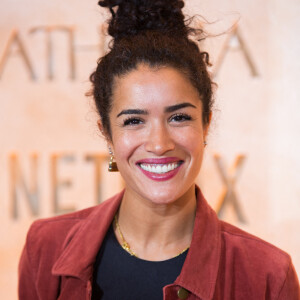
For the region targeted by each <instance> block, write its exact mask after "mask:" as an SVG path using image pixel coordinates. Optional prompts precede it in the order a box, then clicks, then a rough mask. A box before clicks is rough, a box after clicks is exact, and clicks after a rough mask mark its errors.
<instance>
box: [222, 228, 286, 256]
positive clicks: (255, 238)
mask: <svg viewBox="0 0 300 300" xmlns="http://www.w3.org/2000/svg"><path fill="white" fill-rule="evenodd" d="M221 232H224V233H227V234H230V235H233V236H238V237H241V238H244V239H247V240H251V241H255V242H258V243H261V244H264V245H266V246H268V247H270V248H272V249H274V250H276V251H278V252H279V253H281V254H283V255H285V256H286V257H287V258H290V256H289V254H287V253H286V252H284V251H283V250H281V249H279V248H277V247H276V246H274V245H272V244H270V243H268V242H266V241H264V240H261V239H260V238H257V237H251V236H247V235H243V234H239V233H233V232H229V231H226V230H221Z"/></svg>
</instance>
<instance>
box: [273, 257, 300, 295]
mask: <svg viewBox="0 0 300 300" xmlns="http://www.w3.org/2000/svg"><path fill="white" fill-rule="evenodd" d="M278 300H300V286H299V280H298V277H297V273H296V270H295V268H294V266H293V264H292V261H290V265H289V268H288V271H287V274H286V278H285V281H284V283H283V286H282V288H281V291H280V293H279V297H278Z"/></svg>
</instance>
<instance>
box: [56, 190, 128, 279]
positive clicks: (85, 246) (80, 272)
mask: <svg viewBox="0 0 300 300" xmlns="http://www.w3.org/2000/svg"><path fill="white" fill-rule="evenodd" d="M123 194H124V191H122V192H121V193H119V194H117V195H115V196H114V197H112V198H110V199H109V200H106V201H104V202H103V203H101V204H100V205H98V206H96V207H95V208H94V210H93V211H92V213H91V214H90V215H89V216H88V217H86V218H84V219H82V220H81V221H80V224H79V228H78V229H77V231H76V232H75V233H74V235H73V237H71V238H72V239H71V241H70V242H69V243H68V244H67V245H66V246H65V248H64V250H63V252H62V254H61V255H60V256H59V258H58V259H57V261H56V262H55V264H54V265H53V268H52V274H54V275H60V276H72V277H77V278H80V279H82V280H83V281H88V280H90V279H91V276H92V272H93V265H94V263H95V260H96V256H97V254H98V251H99V249H100V247H101V244H102V241H103V239H104V237H105V235H106V232H107V230H108V228H109V226H110V225H111V222H112V220H113V217H114V215H115V214H116V212H117V210H118V208H119V206H120V203H121V200H122V198H123Z"/></svg>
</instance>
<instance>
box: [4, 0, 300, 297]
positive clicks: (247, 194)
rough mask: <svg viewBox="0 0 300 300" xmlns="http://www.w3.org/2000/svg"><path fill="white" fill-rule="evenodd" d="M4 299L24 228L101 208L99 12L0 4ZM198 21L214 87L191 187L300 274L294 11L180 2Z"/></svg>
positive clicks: (107, 182)
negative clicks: (94, 78) (94, 85)
mask: <svg viewBox="0 0 300 300" xmlns="http://www.w3.org/2000/svg"><path fill="white" fill-rule="evenodd" d="M1 3H2V7H3V9H2V10H1V11H0V122H1V123H0V222H1V223H0V224H1V226H0V233H1V239H0V298H1V299H9V300H16V299H17V268H18V260H19V256H20V253H21V250H22V247H23V245H24V242H25V238H26V232H27V230H28V228H29V226H30V224H31V223H32V222H33V221H34V220H36V219H38V218H45V217H50V216H54V215H57V214H62V213H66V212H71V211H74V210H78V209H82V208H85V207H89V206H92V205H96V204H98V203H100V202H102V201H104V200H105V199H107V198H108V197H110V196H111V195H113V194H115V193H116V192H118V191H119V190H120V189H122V187H123V182H122V179H121V178H120V177H119V175H118V174H116V173H114V174H111V173H108V172H107V165H108V151H107V148H106V143H105V141H104V139H103V138H102V137H101V134H100V133H99V131H98V128H97V123H96V122H97V119H98V116H97V113H96V110H95V108H94V106H93V101H92V99H91V98H89V97H87V96H86V95H85V94H86V92H88V91H89V89H90V83H89V75H90V73H91V72H92V71H93V70H94V68H95V67H96V61H97V59H98V58H99V57H100V56H101V55H103V53H105V51H106V50H107V48H108V43H109V37H108V36H107V35H106V33H105V32H106V31H105V30H106V23H105V20H106V18H107V15H106V13H105V12H103V11H101V9H100V8H99V7H98V6H97V1H91V0H89V1H79V0H72V1H71V0H65V1H63V2H62V1H58V0H54V1H50V2H49V1H45V0H39V1H37V0H30V1H29V0H23V1H21V2H20V1H15V0H14V1H11V0H2V2H1ZM185 11H186V13H187V14H188V15H190V16H191V15H195V14H198V15H201V16H202V17H199V18H198V19H197V24H202V25H204V26H205V28H206V31H207V32H208V38H207V39H206V40H205V41H204V42H203V44H202V47H203V49H206V50H207V51H208V52H209V53H210V55H211V60H212V63H213V66H212V67H211V70H210V71H211V73H212V76H213V77H214V81H215V82H216V84H217V85H216V89H215V108H214V118H213V122H212V125H211V129H210V134H209V138H208V147H207V148H206V154H205V160H204V164H203V168H202V170H201V172H200V174H199V177H198V180H197V181H198V184H199V185H200V186H201V188H202V190H203V192H204V194H205V196H206V198H207V199H208V201H209V202H210V204H211V205H212V207H213V208H214V209H215V210H216V211H217V213H218V214H219V216H220V218H222V219H224V220H226V221H228V222H230V223H232V224H235V225H237V226H238V227H240V228H242V229H245V230H247V231H249V232H251V233H253V234H255V235H258V236H259V237H261V238H263V239H265V240H267V241H269V242H271V243H273V244H275V245H277V246H278V247H280V248H282V249H283V250H285V251H287V252H289V253H290V254H291V256H292V258H293V261H294V264H295V266H296V269H297V271H298V274H299V272H300V234H299V228H300V218H299V214H300V184H299V174H300V157H299V149H300V138H299V128H300V118H299V110H300V102H299V101H298V99H299V97H300V90H299V82H298V81H299V78H300V63H299V62H300V60H299V58H298V54H299V53H300V39H299V36H300V20H299V18H298V16H299V14H300V3H299V2H298V1H296V0H288V2H286V1H283V0H276V1H260V0H251V1H250V0H243V1H234V0H226V1H223V0H222V1H221V0H209V1H208V0H203V1H198V0H187V1H186V8H185Z"/></svg>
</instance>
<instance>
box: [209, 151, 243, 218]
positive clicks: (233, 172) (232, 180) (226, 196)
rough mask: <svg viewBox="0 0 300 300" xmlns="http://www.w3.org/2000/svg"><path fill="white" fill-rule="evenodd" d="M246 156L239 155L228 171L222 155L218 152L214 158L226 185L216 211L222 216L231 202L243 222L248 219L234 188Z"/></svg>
mask: <svg viewBox="0 0 300 300" xmlns="http://www.w3.org/2000/svg"><path fill="white" fill-rule="evenodd" d="M245 158H246V157H245V156H244V155H238V156H237V157H236V159H235V161H234V164H233V166H232V168H231V169H230V170H229V172H228V173H226V171H225V167H224V164H223V162H222V159H221V156H220V155H218V154H215V155H214V159H215V162H216V165H217V168H218V170H219V173H220V175H221V178H222V181H223V183H224V185H225V186H224V188H223V191H222V194H221V195H220V199H219V201H218V204H217V208H216V212H217V214H218V216H219V217H220V216H221V213H222V211H223V209H224V207H225V206H226V205H228V204H230V203H231V204H232V206H233V208H234V210H235V212H236V214H237V217H238V219H239V221H240V222H242V223H246V219H245V217H244V214H243V212H242V210H241V208H240V205H239V201H238V198H237V195H236V192H235V190H234V187H235V184H236V181H237V179H238V178H239V176H240V174H241V171H242V166H243V164H244V161H245Z"/></svg>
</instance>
